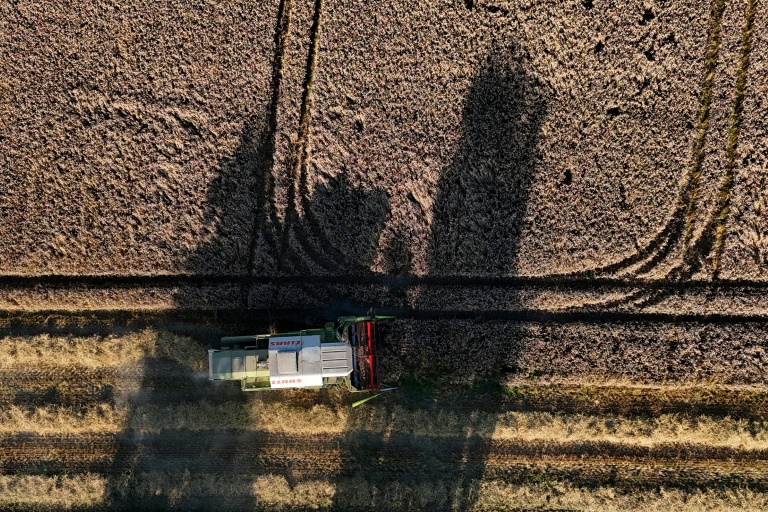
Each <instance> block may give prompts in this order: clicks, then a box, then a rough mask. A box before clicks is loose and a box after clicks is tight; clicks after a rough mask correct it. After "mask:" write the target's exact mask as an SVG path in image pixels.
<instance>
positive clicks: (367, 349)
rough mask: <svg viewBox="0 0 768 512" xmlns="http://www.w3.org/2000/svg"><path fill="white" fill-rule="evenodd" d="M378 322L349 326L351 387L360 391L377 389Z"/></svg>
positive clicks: (364, 322)
mask: <svg viewBox="0 0 768 512" xmlns="http://www.w3.org/2000/svg"><path fill="white" fill-rule="evenodd" d="M378 338H379V336H378V322H376V321H375V320H373V321H368V320H365V321H360V322H355V323H354V324H352V325H350V326H349V341H350V345H352V350H353V361H352V368H353V373H352V385H353V386H354V387H355V388H357V389H360V390H363V389H378V387H379V382H378V378H379V375H380V372H379V369H378V368H377V367H376V365H377V364H378V363H379V357H378Z"/></svg>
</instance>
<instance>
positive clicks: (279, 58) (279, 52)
mask: <svg viewBox="0 0 768 512" xmlns="http://www.w3.org/2000/svg"><path fill="white" fill-rule="evenodd" d="M292 6H293V2H292V0H280V5H279V7H278V12H277V22H276V24H275V33H274V38H273V41H274V45H275V53H274V56H273V58H272V83H271V89H272V95H271V98H270V103H269V117H268V126H267V137H266V140H265V141H261V144H263V145H264V146H265V148H264V150H263V152H264V153H265V154H264V155H260V154H257V155H255V157H256V158H258V159H259V161H257V162H256V163H255V167H256V168H255V169H253V173H254V174H255V177H256V183H257V190H256V211H255V212H254V217H255V220H254V223H253V227H252V229H251V237H250V242H249V247H248V261H247V268H246V271H247V272H248V275H253V273H254V271H255V269H254V263H255V259H256V248H257V245H258V239H259V235H263V236H265V237H266V238H267V239H268V240H271V238H272V237H270V236H268V235H271V233H268V232H267V229H266V224H267V221H272V224H273V225H277V224H276V218H275V217H274V212H275V208H272V207H271V201H272V199H273V196H274V188H275V183H274V181H275V178H274V166H275V145H276V137H277V131H278V126H277V110H278V105H279V102H280V93H281V90H282V83H283V59H284V57H285V48H286V44H287V41H288V36H289V35H290V30H291V9H292ZM262 156H263V157H264V158H265V160H266V161H264V162H263V163H262V162H261V160H262V158H261V157H262ZM271 241H272V242H274V240H271ZM241 293H242V295H243V300H244V301H245V302H244V305H246V306H247V305H248V303H247V300H248V299H247V296H248V289H247V288H246V284H245V283H244V284H243V291H242V292H241Z"/></svg>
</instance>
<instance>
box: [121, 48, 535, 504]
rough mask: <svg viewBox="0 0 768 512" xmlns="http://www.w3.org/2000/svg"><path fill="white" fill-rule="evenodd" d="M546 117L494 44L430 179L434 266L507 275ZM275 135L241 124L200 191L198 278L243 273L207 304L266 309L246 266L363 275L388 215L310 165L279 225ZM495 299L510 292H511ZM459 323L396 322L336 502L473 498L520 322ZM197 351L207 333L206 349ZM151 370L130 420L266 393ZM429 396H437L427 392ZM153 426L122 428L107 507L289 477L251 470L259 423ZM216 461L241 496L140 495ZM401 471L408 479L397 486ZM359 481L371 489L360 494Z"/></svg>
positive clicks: (435, 271)
mask: <svg viewBox="0 0 768 512" xmlns="http://www.w3.org/2000/svg"><path fill="white" fill-rule="evenodd" d="M545 115H546V106H545V102H544V100H543V99H542V98H541V96H540V92H539V89H538V86H537V84H536V82H535V80H534V79H533V78H531V77H529V76H528V75H527V74H526V72H525V70H524V68H523V65H522V63H521V59H520V57H519V54H518V52H517V50H516V48H514V47H498V48H496V49H494V50H493V51H492V52H491V53H490V55H489V56H488V57H487V59H486V60H485V62H484V63H483V64H482V65H481V68H480V70H479V72H478V75H477V77H476V79H475V80H474V81H473V83H472V85H471V87H470V89H469V91H468V94H467V96H466V99H465V104H464V108H463V115H462V127H461V128H462V136H461V139H460V142H459V144H458V146H457V149H456V153H455V156H454V158H453V160H452V162H451V163H450V165H449V166H448V167H447V168H446V170H445V171H444V173H443V175H442V176H441V178H440V180H439V183H438V189H437V193H436V196H435V197H436V199H435V206H434V216H433V221H432V235H431V239H430V240H429V242H428V249H429V256H428V258H429V259H428V261H429V272H430V274H432V275H437V276H444V277H446V278H448V279H450V277H456V276H475V277H477V276H503V275H509V274H512V273H514V271H515V265H516V263H517V254H518V240H519V237H520V231H521V227H522V222H523V218H524V215H525V210H526V204H527V200H528V191H529V188H530V182H531V180H532V177H533V174H534V167H535V165H534V162H535V154H536V142H537V135H538V131H539V126H540V124H541V122H542V120H543V118H544V116H545ZM274 138H275V134H274V124H273V123H271V122H270V118H269V117H267V118H266V119H255V118H251V119H248V120H247V121H246V122H245V123H244V128H243V132H242V135H241V138H240V143H239V146H238V148H237V150H236V151H235V152H234V154H233V156H232V157H231V158H228V159H225V160H224V161H222V162H221V165H220V174H219V176H218V177H217V178H216V179H215V180H214V181H213V182H212V184H211V186H210V188H209V192H208V195H207V198H206V220H207V222H208V224H209V225H210V227H211V229H210V233H209V236H208V237H207V240H206V241H205V242H204V243H202V244H200V245H199V246H197V247H196V248H195V249H194V251H193V252H192V253H190V254H189V255H188V257H187V259H186V261H187V268H188V271H189V272H190V273H192V274H195V275H202V276H214V277H215V276H234V277H236V278H242V279H241V280H239V281H238V280H237V279H235V280H234V281H231V282H229V284H228V285H226V286H228V288H227V287H226V286H225V288H224V289H223V291H220V293H221V294H222V298H221V299H220V298H218V297H214V299H213V300H222V301H227V300H229V301H230V302H234V303H237V304H238V305H239V307H240V308H241V309H242V311H243V314H247V313H248V311H249V309H251V310H252V308H254V307H255V304H258V307H260V308H264V309H268V308H269V307H270V304H274V303H276V302H277V301H276V300H275V297H274V296H273V297H271V298H270V297H269V296H268V294H267V295H265V294H263V293H261V290H260V291H259V293H258V294H256V293H255V287H254V285H253V283H252V282H251V278H253V277H254V276H257V277H258V276H272V275H278V276H281V275H282V276H286V275H288V276H291V275H293V276H322V275H335V276H338V275H350V274H354V275H358V276H360V275H363V276H364V275H366V274H368V273H370V270H369V269H370V266H371V265H372V264H373V261H374V258H375V256H376V247H377V244H378V240H379V235H380V233H381V230H382V229H383V227H384V224H385V222H386V220H387V218H388V215H389V209H390V204H389V200H388V196H387V194H386V192H385V191H384V190H382V189H380V188H377V187H376V186H367V187H360V186H354V185H353V184H351V183H349V181H348V180H347V179H346V178H345V176H343V175H339V176H335V177H334V176H324V175H319V176H317V177H316V178H317V179H316V183H313V184H312V185H313V186H312V187H310V186H308V185H307V179H306V174H307V169H303V170H302V179H301V180H299V190H298V191H297V192H298V193H297V194H296V197H297V198H298V199H297V200H298V201H300V202H299V203H298V204H297V209H296V214H295V215H286V216H285V219H288V221H286V220H284V219H283V218H280V216H279V215H278V212H276V211H275V208H274V205H273V204H272V198H273V196H274V190H273V189H274V179H273V175H274V170H273V166H274V160H275V158H274V151H275V143H274ZM405 252H407V250H406V248H403V247H395V246H393V248H390V250H389V252H388V253H386V254H384V255H383V257H384V259H385V260H386V261H385V265H384V266H385V267H386V268H389V269H390V270H391V272H392V273H393V274H398V273H403V272H408V268H409V267H408V266H409V262H408V257H407V255H404V253H405ZM190 288H192V290H191V291H190V289H187V288H184V287H180V291H179V292H178V293H177V294H176V297H175V301H176V304H177V307H179V308H182V309H184V308H195V307H199V306H200V304H201V303H205V302H204V299H205V298H204V297H201V296H200V294H202V293H210V289H208V290H203V291H200V290H198V291H194V287H190ZM286 288H296V289H298V291H299V292H300V293H302V294H304V295H305V296H308V297H310V299H309V300H311V294H312V293H313V290H312V286H311V285H306V286H304V285H301V284H296V285H291V286H288V287H286V286H273V287H272V293H274V294H277V293H286ZM340 290H341V291H338V292H334V291H333V290H331V291H330V292H328V293H330V294H333V293H336V294H337V295H338V296H334V297H332V299H333V300H335V301H341V302H343V301H344V300H346V299H351V298H347V297H344V296H342V295H343V293H344V291H343V287H342V288H340ZM288 291H289V292H291V290H288ZM217 293H218V292H217ZM228 294H229V296H228V297H227V295H228ZM257 295H258V296H257ZM233 297H234V298H233ZM325 299H327V297H324V298H323V299H321V300H325ZM500 300H509V296H505V297H503V298H501V299H500ZM201 301H203V302H201ZM420 305H421V306H422V307H430V306H429V305H428V304H426V303H420V301H419V299H416V302H415V308H416V309H418V308H419V307H420ZM465 323H466V325H465V327H466V328H467V330H466V332H457V331H456V330H455V326H454V330H451V329H450V328H448V327H445V326H443V325H441V324H440V322H424V323H423V324H420V325H416V326H415V327H413V328H412V330H411V332H405V333H397V336H398V338H403V339H398V340H397V346H394V347H391V348H390V350H394V351H399V355H398V357H399V358H401V359H402V361H403V363H402V364H403V368H402V370H403V371H402V374H403V375H409V376H411V377H412V380H411V381H410V382H409V383H406V385H405V387H404V390H403V391H402V392H401V393H399V395H398V396H397V397H394V398H392V399H391V400H389V401H387V402H383V404H384V405H381V404H380V405H377V406H376V408H375V409H366V408H365V407H363V408H358V409H354V410H352V411H351V413H350V415H349V422H348V424H347V426H346V430H345V432H346V433H345V434H344V435H343V436H342V438H341V441H340V449H341V451H342V452H343V457H344V458H343V460H344V462H343V465H342V467H341V468H340V470H339V472H338V485H337V488H336V489H337V490H336V493H335V495H334V497H333V502H332V505H331V506H332V508H334V509H349V508H363V509H377V510H383V509H388V510H392V509H413V508H416V509H422V508H452V509H467V508H471V507H472V506H473V504H474V503H475V502H476V500H477V499H478V496H479V492H480V482H481V480H482V478H483V476H484V474H485V472H486V460H487V457H488V454H489V452H490V450H491V436H492V435H493V431H494V429H495V422H496V416H497V415H498V411H497V410H496V409H494V405H493V404H494V401H495V400H496V397H498V394H497V393H498V391H499V389H500V386H501V385H503V379H504V377H505V373H506V372H508V371H509V370H510V368H509V367H508V365H509V362H510V361H514V359H515V353H516V343H517V334H516V333H517V330H516V329H515V328H514V327H510V326H509V325H504V326H499V325H495V326H492V325H486V324H483V323H482V322H481V321H479V320H477V321H468V322H465ZM502 330H503V332H500V331H502ZM409 336H410V338H411V339H410V341H406V340H405V338H407V337H409ZM404 347H406V348H404ZM205 348H206V347H205V346H204V343H202V342H201V346H200V350H201V351H203V350H205ZM169 365H170V366H169ZM144 367H145V375H144V378H143V380H142V382H141V384H140V385H139V392H138V393H137V394H136V395H135V396H133V397H131V398H129V400H128V404H127V408H128V414H129V416H130V415H131V414H135V413H136V411H138V410H139V409H140V408H141V407H145V406H147V405H148V404H150V405H151V404H155V405H157V406H158V407H163V406H167V405H169V404H172V403H173V404H177V403H179V404H181V403H184V402H187V403H190V404H206V403H209V404H213V403H219V404H220V403H225V402H232V401H235V402H237V401H259V400H262V397H260V396H257V395H258V394H243V393H242V392H241V391H240V390H239V389H238V388H236V387H235V386H230V387H226V388H224V387H221V386H219V387H216V388H214V387H213V386H212V384H211V383H209V382H208V381H207V380H206V379H205V378H204V377H205V376H202V377H201V376H200V375H198V374H195V372H193V371H191V370H189V369H188V368H187V369H185V368H181V367H177V366H173V365H172V364H171V363H169V361H167V360H165V359H163V358H148V359H147V360H146V361H145V365H144ZM167 372H170V373H171V375H170V377H169V374H168V373H167ZM227 384H233V383H227ZM169 387H170V388H173V389H170V388H169ZM438 396H439V397H442V398H441V400H440V403H439V404H436V403H435V400H436V397H438ZM446 397H448V398H447V399H446ZM479 402H482V403H483V404H484V405H483V412H482V414H472V412H473V405H472V404H477V403H479ZM372 411H378V413H377V414H379V413H382V411H383V413H382V414H383V420H382V422H383V423H381V424H382V425H383V427H382V428H380V429H378V430H370V429H367V430H366V429H361V428H360V426H361V425H363V424H365V423H366V422H368V421H369V420H370V417H369V416H370V415H371V414H373V412H372ZM418 414H426V415H428V416H430V415H431V416H432V417H436V418H438V417H443V418H447V417H450V418H452V419H451V423H450V430H449V431H448V432H447V433H446V432H443V433H442V434H440V435H433V434H432V433H430V432H424V431H423V430H424V429H423V428H422V427H421V426H418V425H411V426H410V427H409V426H407V421H405V420H406V419H407V417H410V416H409V415H418ZM150 427H152V426H151V425H150ZM159 430H160V429H159V426H158V428H149V431H151V432H159V433H155V434H141V433H139V432H137V431H135V430H134V429H133V428H132V427H131V426H130V425H127V426H126V428H125V430H124V431H123V432H122V433H121V434H120V435H119V438H118V447H117V453H116V455H115V457H114V464H113V466H112V467H111V469H110V470H109V474H110V475H112V479H111V480H110V483H109V484H108V487H109V489H110V491H109V492H110V495H111V497H112V503H113V504H114V505H115V506H116V507H118V508H119V507H123V508H128V509H130V508H134V507H135V508H140V509H169V508H177V509H179V508H182V509H229V510H233V509H239V508H248V507H252V506H253V505H254V503H255V499H256V498H255V496H253V494H252V491H253V489H252V487H249V485H252V482H253V478H256V477H258V476H260V475H278V476H283V477H284V478H285V479H286V481H288V482H293V483H295V482H296V477H295V476H294V472H293V467H292V466H291V464H292V463H291V464H288V465H287V466H286V467H284V468H275V467H268V466H259V464H258V457H255V456H253V455H252V454H253V453H254V452H253V450H255V449H256V447H257V446H258V444H259V442H260V439H261V437H260V436H262V435H263V433H260V432H259V431H258V425H252V426H250V427H249V428H245V429H243V430H239V431H236V432H233V431H226V430H221V429H214V430H210V431H205V432H198V431H196V430H195V429H188V428H181V429H175V430H172V431H167V432H166V431H159ZM244 446H251V447H253V450H251V451H249V452H247V453H248V454H249V455H248V457H251V458H248V457H245V455H244V453H245V452H243V447H244ZM404 460H405V462H404ZM403 467H406V468H407V469H408V473H407V475H404V474H403V473H402V472H401V470H402V468H403ZM212 472H213V473H215V474H216V475H218V476H219V477H221V478H223V479H228V480H230V481H231V482H232V487H230V489H231V490H232V492H233V493H234V494H236V495H240V496H241V497H242V496H244V498H241V499H240V501H237V502H235V501H232V500H231V499H230V498H228V497H225V496H221V497H216V496H212V495H209V496H199V497H194V496H193V497H186V498H178V497H177V498H174V497H173V496H172V494H168V493H167V492H165V493H160V494H159V495H158V496H156V497H155V498H153V499H152V500H150V501H140V500H141V499H142V498H141V497H142V496H145V495H146V492H145V491H147V489H146V485H147V484H146V482H145V480H143V479H146V475H148V474H150V475H155V477H157V478H161V479H165V480H164V481H167V482H170V483H169V484H168V486H170V487H169V488H171V490H173V489H176V488H179V489H181V488H182V487H184V486H185V485H186V486H189V485H191V484H190V482H196V481H197V480H195V479H196V478H197V479H198V480H199V479H200V478H203V477H205V475H208V474H210V473H212ZM142 475H144V476H142ZM245 475H247V477H248V478H250V484H249V480H248V478H244V476H245ZM406 476H407V482H405V483H407V486H406V487H407V488H408V489H410V491H405V490H404V489H405V487H403V483H404V479H405V477H406ZM174 486H175V487H174ZM361 486H362V488H364V489H367V491H365V492H363V493H362V494H361V492H360V488H361ZM393 496H395V497H396V499H395V498H393Z"/></svg>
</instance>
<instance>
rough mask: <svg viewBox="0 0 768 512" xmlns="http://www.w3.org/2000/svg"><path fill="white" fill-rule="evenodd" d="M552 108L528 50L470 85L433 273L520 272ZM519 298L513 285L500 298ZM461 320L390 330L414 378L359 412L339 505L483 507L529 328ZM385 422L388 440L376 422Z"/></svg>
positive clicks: (436, 235)
mask: <svg viewBox="0 0 768 512" xmlns="http://www.w3.org/2000/svg"><path fill="white" fill-rule="evenodd" d="M545 115H546V102H545V100H544V98H543V96H542V91H541V88H540V87H539V85H538V84H537V82H536V80H535V79H534V78H533V77H531V76H529V75H528V74H527V73H526V71H525V69H524V66H523V63H522V62H521V58H520V54H519V52H518V50H517V48H516V47H515V46H497V47H496V48H495V49H493V51H491V52H490V54H489V56H488V57H487V58H486V60H485V62H483V63H482V65H481V67H480V69H479V72H478V75H477V77H476V78H475V79H474V81H473V83H472V84H471V86H470V88H469V91H468V94H467V96H466V99H465V103H464V108H463V113H462V129H463V133H462V136H461V139H460V142H459V144H458V147H457V149H456V152H455V155H454V157H453V160H452V162H451V164H450V165H449V166H448V167H447V169H446V170H445V171H444V172H443V174H442V176H441V178H440V180H439V182H438V188H437V193H436V196H435V203H434V209H433V212H434V213H433V220H432V235H431V240H430V241H429V246H428V251H429V253H428V261H429V272H430V275H434V276H446V277H455V276H490V277H499V276H508V275H513V274H514V273H515V271H516V265H517V260H518V240H519V238H520V232H521V230H522V227H523V221H524V216H525V213H526V208H527V202H528V196H529V190H530V184H531V181H532V179H533V176H534V172H535V161H536V145H537V139H538V133H539V129H540V125H541V123H542V121H543V119H544V117H545ZM388 257H390V258H392V259H393V261H391V262H390V264H389V267H390V268H391V269H393V271H395V272H398V271H399V270H398V269H400V268H401V267H402V265H403V264H407V259H408V258H407V255H406V256H405V257H404V256H403V255H401V254H398V251H393V254H391V255H389V256H388ZM510 299H514V292H513V293H512V294H511V295H510V294H509V293H506V294H505V296H504V297H499V298H498V299H497V300H504V301H506V300H510ZM434 300H435V299H434V298H432V299H429V301H430V302H429V303H424V304H420V302H419V299H416V300H415V304H414V306H413V307H414V308H415V309H418V308H419V307H424V308H427V309H430V308H434V307H435V303H434ZM398 324H401V325H402V323H401V322H398ZM461 324H466V325H465V327H466V332H458V331H456V330H451V329H449V328H447V327H446V326H445V325H444V322H439V321H437V322H431V321H430V322H421V323H420V324H418V325H413V324H412V325H411V328H410V330H409V329H408V328H406V329H405V331H403V330H401V331H400V332H398V331H396V330H394V329H389V337H390V340H389V341H390V344H391V345H392V346H391V347H390V349H388V350H389V351H390V355H392V351H395V352H397V354H396V355H392V357H393V358H394V359H398V360H399V361H400V363H399V364H400V365H401V367H400V368H398V369H397V372H396V373H398V374H400V375H403V376H408V380H407V382H406V383H405V386H404V387H403V389H401V391H400V392H399V393H398V394H397V396H391V395H390V397H386V396H385V397H381V398H377V399H376V400H382V401H383V402H382V403H381V404H378V405H375V406H372V407H371V409H370V411H366V410H365V406H362V407H360V408H358V409H354V410H353V411H352V413H351V414H350V420H349V422H348V425H347V429H346V434H345V443H344V446H343V449H344V450H345V454H344V460H346V461H348V462H347V463H346V465H345V467H344V469H343V470H342V475H343V477H342V478H341V479H340V480H339V482H338V484H337V492H336V495H335V496H334V508H336V509H340V510H345V509H349V508H354V509H369V510H414V509H427V510H445V509H448V510H466V509H471V508H473V506H474V505H475V504H476V503H477V500H478V498H479V496H480V491H481V489H480V486H481V482H482V480H483V478H484V477H485V478H487V477H489V476H491V475H490V473H493V470H492V469H491V468H488V467H487V460H488V456H489V454H490V451H491V437H492V435H493V433H494V430H495V427H496V422H497V417H498V415H499V414H500V413H501V411H500V410H499V406H497V405H496V404H500V402H501V400H500V398H501V394H500V393H502V390H503V386H504V383H505V382H504V381H505V377H506V376H507V375H509V374H510V373H513V372H514V371H515V367H516V357H517V353H518V350H517V343H519V340H518V338H519V337H518V336H517V332H518V328H519V327H516V326H510V325H509V324H508V323H504V324H503V325H492V324H488V323H483V322H482V321H481V320H474V321H467V322H461V323H453V324H452V325H453V329H456V325H461ZM393 327H394V326H393ZM436 403H439V405H438V404H436ZM473 404H474V405H473ZM480 410H481V411H482V412H478V411H480ZM376 421H378V422H379V423H381V425H379V426H378V427H377V428H376V431H377V432H378V433H379V434H378V436H377V435H376V434H373V433H371V432H369V431H368V430H369V428H368V427H365V426H366V425H372V424H375V423H376ZM433 422H434V423H433ZM361 429H362V431H361ZM403 471H405V473H404V472H403ZM489 472H490V473H489Z"/></svg>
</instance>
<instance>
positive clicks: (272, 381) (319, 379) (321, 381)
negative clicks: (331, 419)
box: [208, 316, 392, 400]
mask: <svg viewBox="0 0 768 512" xmlns="http://www.w3.org/2000/svg"><path fill="white" fill-rule="evenodd" d="M390 318H392V317H389V316H362V317H355V316H344V317H341V318H339V319H338V320H337V323H336V324H334V323H333V322H329V323H327V324H325V327H324V328H318V329H307V330H304V331H297V332H288V333H280V334H259V335H254V336H234V337H226V338H222V339H221V347H222V348H221V350H215V349H211V350H208V378H209V379H210V380H239V381H240V385H241V387H242V389H243V391H262V390H265V389H286V388H308V389H320V388H326V387H331V386H340V385H345V386H346V387H347V389H349V390H350V391H352V392H357V391H369V390H373V391H384V390H382V389H381V371H380V370H381V368H380V364H379V355H378V346H379V340H380V337H381V332H380V323H381V322H382V321H384V320H388V319H390ZM366 400H367V399H366Z"/></svg>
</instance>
